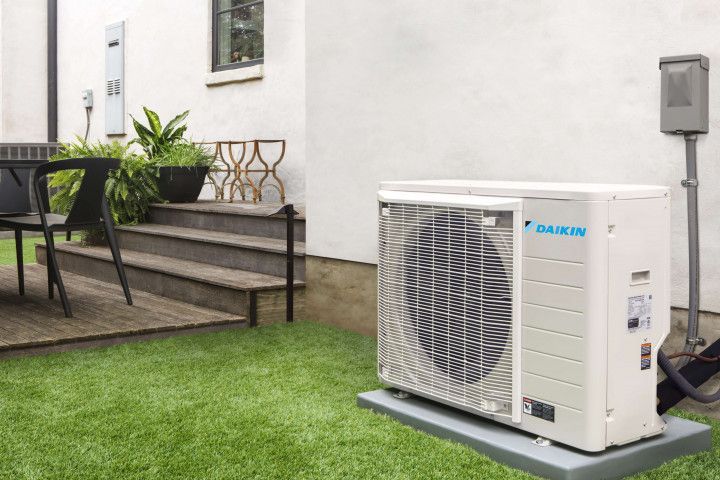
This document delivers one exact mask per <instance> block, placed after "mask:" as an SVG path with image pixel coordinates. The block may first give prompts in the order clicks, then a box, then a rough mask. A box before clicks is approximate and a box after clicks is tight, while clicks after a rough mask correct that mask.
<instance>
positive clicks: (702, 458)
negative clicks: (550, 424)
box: [0, 322, 720, 480]
mask: <svg viewBox="0 0 720 480" xmlns="http://www.w3.org/2000/svg"><path fill="white" fill-rule="evenodd" d="M375 356H376V343H375V341H374V340H373V339H371V338H367V337H363V336H360V335H356V334H354V333H349V332H346V331H342V330H339V329H335V328H333V327H329V326H324V325H320V324H315V323H311V322H297V323H295V324H280V325H274V326H269V327H260V328H256V329H244V330H231V331H226V332H221V333H213V334H200V335H192V336H186V337H175V338H171V339H166V340H158V341H150V342H140V343H130V344H124V345H119V346H115V347H110V348H100V349H93V350H77V351H73V352H68V353H61V354H53V355H47V356H38V357H30V358H22V359H14V360H5V361H1V362H0V437H1V438H2V439H3V441H2V442H1V443H0V478H3V479H4V478H12V479H39V478H53V479H71V478H72V479H74V478H88V479H89V478H93V479H94V478H143V479H158V478H217V479H220V478H227V479H230V478H233V479H234V478H257V479H310V478H318V479H381V478H387V479H396V478H398V479H425V478H437V479H462V478H473V479H484V480H493V479H523V478H525V479H527V478H533V477H531V476H530V475H527V474H524V473H522V472H520V471H518V470H514V469H511V468H507V467H504V466H502V465H500V464H497V463H495V462H492V461H490V460H489V459H487V458H486V457H483V456H482V455H479V454H477V453H476V452H474V451H473V450H471V449H469V448H466V447H463V446H461V445H459V444H456V443H452V442H448V441H444V440H440V439H437V438H434V437H431V436H428V435H425V434H423V433H420V432H417V431H414V430H412V429H410V428H408V427H405V426H403V425H401V424H399V423H397V422H395V421H393V420H391V419H389V418H387V417H384V416H381V415H377V414H374V413H372V412H370V411H367V410H361V409H359V408H357V407H356V406H355V396H356V394H357V393H359V392H363V391H367V390H370V389H374V388H378V387H379V386H380V385H379V383H378V381H377V378H376V375H375ZM680 414H681V415H682V416H685V417H688V418H693V419H696V420H699V421H701V422H705V423H711V424H712V425H713V427H714V444H715V450H714V451H713V452H711V453H705V454H700V455H696V456H693V457H689V458H683V459H679V460H676V461H674V462H672V463H670V464H667V465H665V466H663V467H661V468H659V469H656V470H654V471H652V472H649V473H647V474H645V475H643V476H639V477H637V478H646V479H663V480H665V479H684V478H687V479H717V478H720V448H719V447H720V422H715V421H710V420H708V419H705V418H702V417H698V416H693V415H690V414H685V413H681V412H680Z"/></svg>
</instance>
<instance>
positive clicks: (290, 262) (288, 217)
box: [285, 204, 295, 322]
mask: <svg viewBox="0 0 720 480" xmlns="http://www.w3.org/2000/svg"><path fill="white" fill-rule="evenodd" d="M285 224H286V230H287V252H286V257H285V266H286V268H287V272H286V274H285V320H286V321H288V322H292V321H293V291H294V283H295V208H294V207H293V205H292V204H288V205H285Z"/></svg>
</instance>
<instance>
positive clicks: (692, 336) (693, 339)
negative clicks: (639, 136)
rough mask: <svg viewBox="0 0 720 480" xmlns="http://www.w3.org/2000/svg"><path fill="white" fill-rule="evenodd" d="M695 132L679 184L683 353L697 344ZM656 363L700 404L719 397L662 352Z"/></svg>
mask: <svg viewBox="0 0 720 480" xmlns="http://www.w3.org/2000/svg"><path fill="white" fill-rule="evenodd" d="M696 146H697V135H695V134H690V133H686V134H685V163H686V168H687V179H686V180H685V181H684V182H683V186H684V187H685V188H686V189H687V212H688V261H689V265H688V266H689V269H688V274H689V275H688V276H689V280H690V288H689V298H688V331H687V338H686V340H685V348H684V349H683V351H685V352H691V353H692V352H694V351H695V346H696V345H697V344H698V323H699V322H698V310H699V305H700V291H699V288H698V287H699V285H700V271H699V265H700V243H699V240H698V206H697V185H698V183H697V149H696ZM687 360H688V358H687V357H685V358H684V359H681V361H680V362H679V363H678V367H677V368H679V367H681V366H683V365H685V364H686V363H687ZM658 365H659V366H660V368H661V369H662V371H663V372H665V374H666V375H667V376H668V377H669V378H670V379H671V380H672V381H673V383H675V385H677V387H678V388H679V389H680V391H681V392H682V393H684V394H685V395H687V396H688V397H690V398H692V399H693V400H696V401H698V402H700V403H713V402H717V401H718V400H720V389H718V390H717V391H716V392H715V393H712V394H706V393H702V392H700V391H699V390H698V389H696V388H695V387H693V386H692V384H691V383H690V382H688V381H687V379H686V378H685V377H683V376H682V374H681V373H680V372H678V371H677V368H676V367H675V365H673V364H672V362H671V361H670V359H669V358H668V357H667V355H665V354H664V353H663V352H662V351H659V352H658Z"/></svg>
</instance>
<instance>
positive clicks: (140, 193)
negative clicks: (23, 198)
mask: <svg viewBox="0 0 720 480" xmlns="http://www.w3.org/2000/svg"><path fill="white" fill-rule="evenodd" d="M87 157H104V158H117V159H120V168H119V169H117V170H113V171H111V172H110V176H109V179H108V181H107V182H106V183H105V195H106V196H107V199H108V205H109V206H110V212H111V213H112V216H113V221H114V222H115V224H117V225H134V224H136V223H138V222H141V221H143V220H145V218H147V215H148V212H149V210H150V204H151V203H153V202H157V201H159V199H160V198H159V195H158V189H157V184H156V179H155V171H154V169H153V167H152V165H151V164H150V163H149V162H148V161H147V159H145V157H143V156H142V155H138V154H136V153H133V152H131V151H130V147H129V145H123V144H121V143H119V142H117V141H114V142H112V143H102V142H97V143H89V142H86V141H85V140H83V139H82V138H80V137H76V140H75V141H74V142H69V143H62V144H61V145H60V151H59V152H58V153H57V154H56V155H53V156H52V157H51V158H50V160H51V161H55V160H64V159H68V158H87ZM82 177H83V171H82V170H63V171H60V172H57V173H55V174H53V175H52V176H51V178H50V180H49V182H48V185H49V186H50V187H51V188H54V189H56V192H55V194H54V195H52V197H51V199H50V206H51V208H52V209H53V211H56V212H60V213H64V214H67V213H68V212H69V211H70V209H71V208H72V205H73V202H74V201H75V196H76V195H77V192H78V190H79V189H80V184H81V182H82Z"/></svg>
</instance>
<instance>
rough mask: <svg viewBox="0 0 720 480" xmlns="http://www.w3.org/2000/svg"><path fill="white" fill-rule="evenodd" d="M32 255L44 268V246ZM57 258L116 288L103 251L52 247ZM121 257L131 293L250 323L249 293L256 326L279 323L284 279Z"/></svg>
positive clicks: (143, 256)
mask: <svg viewBox="0 0 720 480" xmlns="http://www.w3.org/2000/svg"><path fill="white" fill-rule="evenodd" d="M36 251H37V257H38V262H39V263H41V264H45V261H46V257H45V254H46V252H45V245H40V244H38V245H37V247H36ZM56 253H57V256H58V264H59V266H60V268H61V269H62V270H67V271H70V272H73V273H77V274H80V275H84V276H86V277H91V278H96V279H98V280H101V281H105V282H117V273H116V272H115V267H114V264H113V262H112V255H111V253H110V250H109V249H108V248H107V247H104V246H89V247H86V246H81V245H80V244H79V243H78V242H66V243H59V244H57V246H56ZM122 257H123V263H124V265H125V270H126V273H127V276H128V282H129V283H130V287H131V288H132V289H138V290H142V291H145V292H150V293H154V294H156V295H162V296H164V297H168V298H174V299H177V300H182V301H184V302H188V303H192V304H195V305H200V306H203V307H207V308H214V309H217V310H221V311H225V312H230V313H235V314H239V315H243V316H246V317H250V310H249V309H250V303H251V302H250V296H251V293H252V294H254V295H256V298H257V318H258V323H269V322H272V321H275V320H278V319H281V318H284V302H285V279H284V278H283V277H279V276H274V275H267V274H263V273H257V272H250V271H246V270H239V269H236V268H228V267H222V266H218V265H210V264H207V263H201V262H196V261H191V260H186V259H180V258H174V257H168V256H164V255H157V254H152V253H145V252H138V251H133V250H127V249H124V250H122ZM303 287H304V282H302V281H299V280H298V281H296V282H295V289H296V292H295V298H296V302H297V303H298V306H299V307H301V306H302V299H303V298H304V295H303V292H304V288H303ZM298 310H299V309H298Z"/></svg>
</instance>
